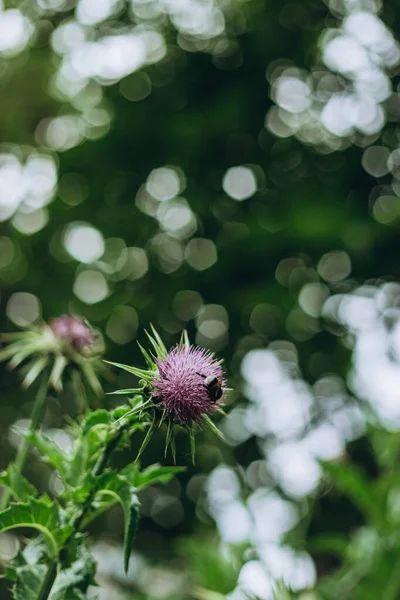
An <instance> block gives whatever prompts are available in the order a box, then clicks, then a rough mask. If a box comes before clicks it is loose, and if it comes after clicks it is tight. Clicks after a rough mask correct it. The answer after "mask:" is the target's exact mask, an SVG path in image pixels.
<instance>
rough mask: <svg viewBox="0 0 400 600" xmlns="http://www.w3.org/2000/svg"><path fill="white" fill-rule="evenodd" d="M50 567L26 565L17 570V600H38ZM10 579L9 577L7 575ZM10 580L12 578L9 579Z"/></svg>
mask: <svg viewBox="0 0 400 600" xmlns="http://www.w3.org/2000/svg"><path fill="white" fill-rule="evenodd" d="M47 569H48V567H47V566H46V565H43V564H39V565H28V564H27V565H25V566H23V567H18V568H17V569H15V576H16V584H15V585H14V586H13V589H12V591H13V598H14V599H15V600H36V599H37V598H38V595H39V592H40V588H41V586H42V583H43V580H44V578H45V575H46V572H47ZM7 576H8V577H9V575H8V574H7ZM9 578H10V577H9Z"/></svg>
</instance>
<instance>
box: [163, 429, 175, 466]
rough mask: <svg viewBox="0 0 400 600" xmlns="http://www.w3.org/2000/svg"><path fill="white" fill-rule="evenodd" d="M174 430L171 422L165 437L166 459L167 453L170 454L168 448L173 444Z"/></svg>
mask: <svg viewBox="0 0 400 600" xmlns="http://www.w3.org/2000/svg"><path fill="white" fill-rule="evenodd" d="M172 429H173V425H172V423H171V421H168V425H167V435H166V436H165V448H164V458H165V457H166V456H167V452H168V446H169V445H170V443H171V438H172Z"/></svg>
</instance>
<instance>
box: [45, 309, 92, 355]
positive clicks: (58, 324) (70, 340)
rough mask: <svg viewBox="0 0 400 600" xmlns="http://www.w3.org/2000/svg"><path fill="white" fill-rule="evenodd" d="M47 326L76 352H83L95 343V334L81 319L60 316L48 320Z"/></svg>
mask: <svg viewBox="0 0 400 600" xmlns="http://www.w3.org/2000/svg"><path fill="white" fill-rule="evenodd" d="M49 325H50V327H51V329H52V330H53V331H54V333H55V334H56V335H57V336H58V337H59V338H61V339H62V340H64V341H65V342H66V343H67V344H70V345H71V347H73V348H75V349H76V350H83V349H84V348H86V347H87V346H90V345H91V344H94V342H95V341H96V334H95V333H94V332H93V330H92V329H90V327H88V325H86V323H85V321H84V320H83V319H82V318H81V317H78V316H75V315H74V316H71V315H62V316H61V317H56V318H54V319H50V321H49Z"/></svg>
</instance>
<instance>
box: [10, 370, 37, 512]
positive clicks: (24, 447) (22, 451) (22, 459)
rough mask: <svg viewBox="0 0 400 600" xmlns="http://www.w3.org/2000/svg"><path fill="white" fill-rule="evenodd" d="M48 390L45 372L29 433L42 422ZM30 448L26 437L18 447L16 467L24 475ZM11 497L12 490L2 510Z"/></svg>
mask: <svg viewBox="0 0 400 600" xmlns="http://www.w3.org/2000/svg"><path fill="white" fill-rule="evenodd" d="M47 389H48V372H47V370H45V371H44V372H43V373H42V377H41V380H40V384H39V388H38V391H37V394H36V398H35V402H34V404H33V409H32V416H31V424H30V427H29V433H34V432H35V431H36V429H37V428H38V426H39V424H40V421H41V419H42V416H43V411H44V407H45V402H46V398H47ZM30 447H31V441H30V439H29V438H27V437H25V438H24V439H23V441H22V443H21V445H20V446H19V447H18V451H17V455H16V457H15V466H16V467H17V469H18V471H19V472H20V473H22V471H23V469H24V467H25V463H26V459H27V456H28V452H29V449H30ZM10 497H11V490H10V489H6V490H5V491H4V493H3V495H2V497H1V501H0V510H4V509H5V508H7V505H8V503H9V500H10Z"/></svg>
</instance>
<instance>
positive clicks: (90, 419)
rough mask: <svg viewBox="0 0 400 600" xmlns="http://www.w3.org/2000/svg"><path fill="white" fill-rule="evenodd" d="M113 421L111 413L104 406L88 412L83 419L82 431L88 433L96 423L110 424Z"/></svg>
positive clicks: (84, 433)
mask: <svg viewBox="0 0 400 600" xmlns="http://www.w3.org/2000/svg"><path fill="white" fill-rule="evenodd" d="M111 422H112V415H111V413H110V412H109V411H108V410H105V409H104V408H98V409H97V410H94V411H91V412H89V413H87V415H86V417H85V419H84V420H83V421H82V425H81V427H82V433H83V435H86V433H87V432H88V431H90V430H91V429H92V427H95V426H96V425H110V423H111Z"/></svg>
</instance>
